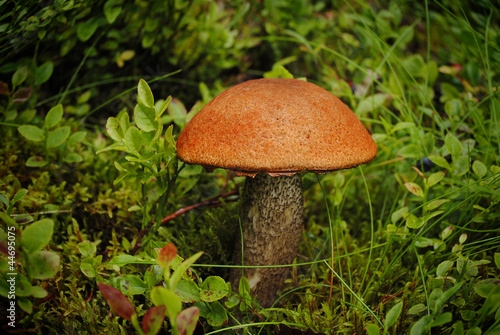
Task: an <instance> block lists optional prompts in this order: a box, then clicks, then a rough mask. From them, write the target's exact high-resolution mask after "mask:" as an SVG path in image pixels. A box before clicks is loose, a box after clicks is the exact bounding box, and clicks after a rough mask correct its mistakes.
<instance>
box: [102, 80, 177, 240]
mask: <svg viewBox="0 0 500 335" xmlns="http://www.w3.org/2000/svg"><path fill="white" fill-rule="evenodd" d="M137 93H138V95H137V105H136V106H135V108H134V116H133V121H134V123H135V125H132V124H131V123H130V118H129V115H128V113H127V112H126V110H122V111H121V112H120V113H119V115H118V116H117V117H110V118H108V121H107V123H106V131H107V133H108V135H109V137H111V138H112V139H113V140H114V141H115V143H113V144H112V145H110V146H108V147H106V148H104V149H101V150H99V151H98V152H97V153H98V154H100V153H103V152H106V151H109V150H118V151H122V152H124V153H125V154H126V155H125V156H124V157H123V158H122V159H120V160H118V161H115V162H114V164H115V167H116V169H117V170H118V171H120V173H121V174H120V176H119V177H118V178H117V179H116V180H115V182H114V183H115V184H118V183H120V182H121V181H123V180H130V179H135V180H138V181H139V182H140V183H141V184H142V203H141V204H140V205H139V206H133V207H132V208H129V211H137V210H140V211H141V212H142V218H143V221H142V228H143V229H146V228H148V225H149V223H150V221H151V219H152V218H151V214H150V211H151V209H152V208H153V207H154V208H155V209H156V217H155V218H154V222H155V223H154V225H153V227H150V228H152V229H151V233H152V234H154V233H155V232H156V231H157V230H158V228H159V227H160V225H161V222H162V219H163V214H164V209H165V208H166V206H167V200H168V198H169V196H170V193H171V192H172V190H173V189H174V187H175V180H176V178H177V173H178V163H177V157H176V154H175V141H174V139H173V135H172V130H173V126H170V127H168V129H167V130H166V131H165V132H163V123H162V122H161V117H162V115H163V113H164V112H165V111H166V110H167V107H168V105H169V103H170V100H171V97H169V98H168V99H166V100H160V101H158V102H157V103H156V104H155V102H154V97H153V93H152V92H151V89H150V87H149V85H148V84H147V83H146V81H144V80H142V79H141V80H140V81H139V84H138V86H137ZM151 236H152V235H151V234H150V237H151ZM144 244H145V243H144Z"/></svg>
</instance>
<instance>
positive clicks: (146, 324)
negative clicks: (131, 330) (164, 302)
mask: <svg viewBox="0 0 500 335" xmlns="http://www.w3.org/2000/svg"><path fill="white" fill-rule="evenodd" d="M165 311H166V308H165V306H155V307H151V308H150V309H149V310H148V311H147V312H146V314H144V318H143V319H142V331H143V332H144V334H146V335H156V334H157V333H158V331H160V329H161V326H162V325H163V319H165Z"/></svg>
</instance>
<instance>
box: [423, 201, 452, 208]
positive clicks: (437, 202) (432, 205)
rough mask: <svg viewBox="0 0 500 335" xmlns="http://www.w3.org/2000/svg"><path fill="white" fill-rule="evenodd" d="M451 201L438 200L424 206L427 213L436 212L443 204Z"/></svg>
mask: <svg viewBox="0 0 500 335" xmlns="http://www.w3.org/2000/svg"><path fill="white" fill-rule="evenodd" d="M449 201H450V199H436V200H432V201H430V202H428V203H426V204H425V205H424V209H425V210H426V211H433V210H435V209H436V208H438V207H440V206H441V205H442V204H445V203H447V202H449Z"/></svg>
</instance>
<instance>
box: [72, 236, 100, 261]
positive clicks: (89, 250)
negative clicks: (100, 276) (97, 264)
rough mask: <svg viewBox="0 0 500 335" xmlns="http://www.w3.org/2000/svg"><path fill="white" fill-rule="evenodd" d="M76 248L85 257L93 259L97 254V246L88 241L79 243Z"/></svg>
mask: <svg viewBox="0 0 500 335" xmlns="http://www.w3.org/2000/svg"><path fill="white" fill-rule="evenodd" d="M76 247H77V248H78V251H80V253H81V254H82V256H83V257H93V256H95V254H96V252H97V247H96V245H95V244H94V243H92V242H90V241H88V240H86V241H83V242H80V243H78V244H77V245H76Z"/></svg>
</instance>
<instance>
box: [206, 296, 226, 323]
mask: <svg viewBox="0 0 500 335" xmlns="http://www.w3.org/2000/svg"><path fill="white" fill-rule="evenodd" d="M210 307H211V308H210V312H208V315H207V322H208V323H209V324H210V325H211V326H214V327H219V326H222V325H223V324H225V323H226V322H227V319H228V318H227V313H226V309H225V308H224V306H222V305H221V304H220V303H219V302H218V301H215V302H213V303H212V304H211V305H210Z"/></svg>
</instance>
